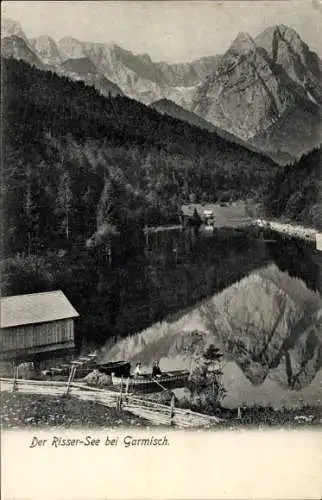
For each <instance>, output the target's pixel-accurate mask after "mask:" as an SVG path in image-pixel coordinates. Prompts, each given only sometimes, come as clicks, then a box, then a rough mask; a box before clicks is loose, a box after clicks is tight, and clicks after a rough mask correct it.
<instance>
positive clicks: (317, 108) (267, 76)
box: [2, 19, 322, 164]
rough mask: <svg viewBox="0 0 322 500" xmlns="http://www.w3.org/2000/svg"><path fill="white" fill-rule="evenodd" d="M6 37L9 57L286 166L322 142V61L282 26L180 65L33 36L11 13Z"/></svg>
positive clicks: (242, 36) (107, 46) (98, 45)
mask: <svg viewBox="0 0 322 500" xmlns="http://www.w3.org/2000/svg"><path fill="white" fill-rule="evenodd" d="M2 38H3V40H2V55H3V56H4V57H10V56H11V57H14V58H16V59H24V60H25V61H27V62H28V63H30V64H32V65H34V66H36V67H38V68H39V69H49V70H52V71H55V72H56V73H57V74H59V75H63V76H67V77H69V78H71V79H72V80H83V81H84V82H85V83H86V84H88V85H92V86H94V87H95V88H97V89H98V90H99V91H100V92H101V93H102V94H103V95H105V96H106V95H110V94H111V95H112V96H115V95H122V94H125V95H126V96H128V97H130V98H132V99H136V100H139V101H141V102H143V103H145V104H151V105H152V107H154V108H155V109H157V110H158V111H159V112H162V113H164V112H166V113H167V114H169V115H171V116H173V117H175V118H180V119H181V120H185V121H188V122H189V123H193V124H194V125H197V126H199V127H201V128H206V129H207V130H209V131H217V133H219V134H220V133H221V135H222V134H224V135H225V134H226V136H227V137H229V138H230V139H232V140H235V141H236V142H240V143H242V144H246V145H247V146H248V147H249V148H250V149H253V150H255V151H260V152H263V153H264V154H266V155H267V156H269V157H271V158H272V159H273V160H274V161H276V162H277V163H280V164H287V163H292V162H294V161H295V160H297V159H298V158H299V157H301V156H302V155H303V154H304V153H307V152H309V151H311V150H312V149H313V148H314V147H316V146H318V145H320V144H321V142H322V84H321V82H322V61H321V59H319V57H318V55H317V54H315V53H314V52H312V51H310V49H309V47H308V46H307V45H306V44H305V43H304V42H303V41H302V40H301V38H300V37H299V35H298V34H297V33H296V32H295V31H294V30H293V29H291V28H288V27H286V26H283V25H278V26H273V27H269V28H267V29H266V30H265V31H264V32H262V33H261V34H259V35H258V36H257V37H256V38H255V39H253V38H252V37H251V36H250V35H249V34H247V33H240V34H239V35H238V36H237V38H236V39H235V40H234V41H233V42H232V44H231V46H230V47H229V49H228V50H227V51H226V52H225V53H224V54H221V55H218V54H215V55H213V56H207V57H203V58H200V59H198V60H195V61H192V62H189V63H177V64H168V63H166V62H154V61H152V59H151V57H150V56H149V55H148V54H140V55H135V54H133V53H132V52H131V51H129V50H125V49H123V48H122V47H120V46H118V45H117V44H112V43H106V44H104V43H94V42H86V41H80V40H77V39H75V38H72V37H69V36H67V37H64V38H62V39H60V40H59V41H57V42H55V41H54V40H53V39H52V38H51V37H49V36H47V35H42V36H39V37H37V38H33V39H28V38H27V37H26V35H25V33H24V31H23V29H22V27H21V26H20V24H19V23H17V22H15V21H13V20H10V19H4V20H3V21H2ZM172 103H174V104H172ZM180 108H182V109H180ZM199 118H200V119H199Z"/></svg>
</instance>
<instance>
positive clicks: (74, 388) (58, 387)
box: [0, 374, 222, 428]
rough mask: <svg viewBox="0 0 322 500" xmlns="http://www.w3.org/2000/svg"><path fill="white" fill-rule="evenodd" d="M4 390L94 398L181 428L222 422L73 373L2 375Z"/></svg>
mask: <svg viewBox="0 0 322 500" xmlns="http://www.w3.org/2000/svg"><path fill="white" fill-rule="evenodd" d="M0 388H1V392H3V391H6V392H8V391H13V390H14V391H19V392H22V393H25V394H39V395H48V396H66V395H67V394H69V395H70V396H72V397H75V398H77V399H79V400H81V401H91V402H95V403H98V404H101V405H103V406H107V407H109V408H118V409H120V410H121V411H127V412H130V413H132V414H133V415H136V416H138V417H141V418H144V419H146V420H147V421H149V422H151V423H152V424H154V425H165V426H174V427H178V428H205V427H207V428H208V427H211V426H214V425H217V424H219V423H220V422H221V421H222V420H221V419H219V418H217V417H215V416H210V415H205V414H202V413H197V412H194V411H191V410H185V409H182V408H175V407H174V403H173V402H172V404H171V405H170V406H167V405H163V404H160V403H156V402H154V401H149V400H145V399H143V398H138V397H136V396H133V395H129V394H126V393H124V394H121V393H119V392H115V391H110V390H106V389H99V388H96V387H90V386H87V385H85V384H80V383H73V382H72V374H71V376H70V378H69V380H68V382H67V383H66V382H54V381H38V380H23V379H17V378H13V379H12V378H11V379H9V378H0Z"/></svg>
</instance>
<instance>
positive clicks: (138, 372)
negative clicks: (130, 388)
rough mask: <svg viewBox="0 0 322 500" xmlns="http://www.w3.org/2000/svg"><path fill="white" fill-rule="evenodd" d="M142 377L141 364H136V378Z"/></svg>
mask: <svg viewBox="0 0 322 500" xmlns="http://www.w3.org/2000/svg"><path fill="white" fill-rule="evenodd" d="M141 375H142V371H141V363H136V366H135V370H134V377H140V376H141Z"/></svg>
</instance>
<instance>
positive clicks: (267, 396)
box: [102, 230, 322, 408]
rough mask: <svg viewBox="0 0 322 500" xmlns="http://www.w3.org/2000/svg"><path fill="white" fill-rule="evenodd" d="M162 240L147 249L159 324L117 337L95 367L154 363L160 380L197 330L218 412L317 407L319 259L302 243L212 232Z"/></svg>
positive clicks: (321, 335) (320, 388) (320, 391)
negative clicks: (211, 363) (220, 402)
mask: <svg viewBox="0 0 322 500" xmlns="http://www.w3.org/2000/svg"><path fill="white" fill-rule="evenodd" d="M171 238H172V239H171ZM171 238H170V239H168V241H167V243H166V244H164V245H163V244H160V241H159V242H158V243H157V244H155V246H154V247H153V242H151V241H150V242H149V244H150V245H152V247H153V258H154V260H155V262H156V261H157V262H158V265H155V268H154V271H155V273H156V277H155V280H156V282H155V283H156V288H158V289H159V294H158V301H159V304H161V305H163V312H164V313H165V314H164V316H163V317H162V313H161V317H160V319H158V321H155V322H152V323H150V324H149V325H147V327H143V328H137V329H135V326H134V325H135V324H136V323H134V325H133V329H132V332H131V334H130V335H128V336H127V337H126V338H123V339H121V338H120V335H119V338H118V339H116V340H115V341H114V342H113V343H111V341H109V342H107V344H106V347H105V349H103V352H102V358H103V359H104V360H110V361H114V360H117V359H128V360H130V361H131V362H132V363H135V362H138V361H140V362H141V363H142V364H143V366H144V367H145V369H146V370H147V371H149V370H150V369H151V364H152V362H153V360H154V359H159V360H160V366H161V368H162V369H163V370H165V371H166V370H171V369H181V368H188V367H189V366H190V365H191V362H192V359H193V355H191V354H190V355H187V353H186V351H187V345H189V343H191V342H192V336H193V332H196V331H197V332H199V333H201V335H202V336H203V339H204V341H205V343H206V344H210V343H212V344H214V345H216V346H218V347H219V348H220V349H221V351H222V352H223V354H224V358H223V363H222V370H223V377H222V383H223V385H224V387H225V389H226V390H227V396H226V398H225V399H224V405H226V406H227V407H236V406H242V405H247V406H251V405H254V404H261V405H271V406H274V407H276V408H280V407H283V406H290V407H293V406H295V407H297V406H303V405H306V404H307V405H316V404H317V403H318V404H319V403H320V399H319V398H321V395H322V296H321V294H322V279H321V277H322V257H321V253H320V252H318V251H317V250H316V249H314V247H313V245H311V244H310V243H308V242H300V241H295V240H285V239H282V238H280V237H279V236H278V235H274V238H272V235H270V238H268V239H269V240H272V239H275V241H269V242H265V241H263V240H260V239H257V238H256V237H254V235H249V234H248V235H247V237H245V235H244V236H243V235H242V233H241V232H237V234H236V233H229V232H228V233H227V234H226V233H225V232H224V231H221V230H220V231H218V232H216V233H215V234H214V235H212V236H210V237H209V235H207V236H200V237H199V239H198V241H197V242H196V241H195V242H193V241H191V240H190V239H188V240H187V238H186V237H185V236H183V235H176V236H174V235H173V236H171ZM189 245H190V247H189ZM156 248H158V249H159V251H160V255H159V256H157V253H158V252H157V251H156ZM162 248H163V250H162ZM164 248H166V250H164ZM174 248H175V249H176V252H174V253H175V255H174V256H173V255H171V253H173V249H174ZM171 251H172V252H171ZM170 255H171V259H170V260H169V258H170V257H169V256H170ZM201 256H202V258H201ZM160 259H161V260H160ZM162 259H163V260H165V262H164V266H161V265H160V262H161V261H162ZM167 259H168V260H167ZM151 262H152V260H150V264H149V265H150V266H152V267H153V263H151ZM188 267H189V269H190V273H189V269H187V268H188ZM183 269H184V270H185V272H183ZM191 269H192V270H191ZM198 269H199V272H198ZM163 286H168V288H165V289H164V288H162V287H163ZM169 292H171V293H169ZM171 301H172V302H171ZM147 303H149V300H148V301H147ZM180 303H182V307H180ZM131 308H132V311H133V310H134V309H133V304H132V305H131ZM131 308H130V309H131ZM161 309H162V308H161ZM161 309H160V311H161ZM171 309H172V310H171ZM134 313H135V311H134ZM125 317H126V314H125ZM123 320H124V317H123ZM120 324H122V321H120ZM137 324H139V323H137ZM112 344H114V345H112Z"/></svg>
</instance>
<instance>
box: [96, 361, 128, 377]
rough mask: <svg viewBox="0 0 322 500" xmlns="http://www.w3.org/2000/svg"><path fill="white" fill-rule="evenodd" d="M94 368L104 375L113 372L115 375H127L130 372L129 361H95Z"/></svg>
mask: <svg viewBox="0 0 322 500" xmlns="http://www.w3.org/2000/svg"><path fill="white" fill-rule="evenodd" d="M96 369H97V370H99V371H100V372H103V373H106V375H111V374H112V373H114V374H115V375H116V376H117V377H122V376H123V377H129V376H130V372H131V363H128V362H127V361H114V362H109V363H97V364H96Z"/></svg>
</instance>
